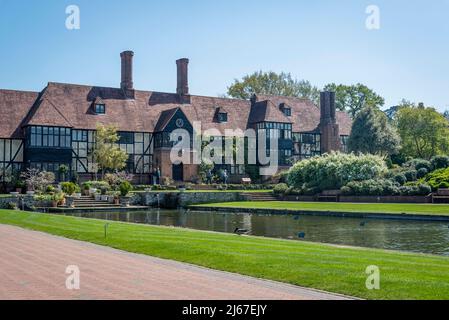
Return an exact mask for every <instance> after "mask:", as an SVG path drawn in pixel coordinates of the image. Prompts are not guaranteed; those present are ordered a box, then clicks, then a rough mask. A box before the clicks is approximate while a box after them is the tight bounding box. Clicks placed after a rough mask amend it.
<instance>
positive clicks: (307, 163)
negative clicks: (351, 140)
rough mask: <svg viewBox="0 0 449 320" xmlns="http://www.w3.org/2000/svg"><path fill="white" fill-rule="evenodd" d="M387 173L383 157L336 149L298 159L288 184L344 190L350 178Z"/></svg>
mask: <svg viewBox="0 0 449 320" xmlns="http://www.w3.org/2000/svg"><path fill="white" fill-rule="evenodd" d="M386 172H387V167H386V165H385V161H384V160H383V158H382V157H380V156H376V155H370V154H366V155H364V154H361V155H354V154H344V153H339V152H332V153H330V154H325V155H323V156H316V157H313V158H310V159H306V160H302V161H300V162H297V163H296V164H295V165H294V166H293V167H292V168H291V169H290V171H289V174H288V184H289V185H290V186H292V187H295V188H298V189H299V188H303V187H305V188H315V189H317V190H318V192H319V191H320V190H326V189H340V188H341V187H342V186H344V185H346V184H347V183H348V182H350V181H363V180H369V179H375V178H378V177H380V176H381V175H383V174H384V173H386Z"/></svg>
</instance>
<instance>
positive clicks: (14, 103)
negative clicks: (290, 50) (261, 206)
mask: <svg viewBox="0 0 449 320" xmlns="http://www.w3.org/2000/svg"><path fill="white" fill-rule="evenodd" d="M133 55H134V53H133V52H132V51H125V52H122V53H121V55H120V56H121V61H122V64H121V66H122V68H121V71H122V72H121V85H120V88H105V87H98V86H87V85H76V84H63V83H54V82H50V83H48V85H47V86H46V87H45V88H44V89H43V90H42V91H41V92H26V91H13V90H0V181H4V180H8V179H10V177H11V175H12V174H14V173H16V172H19V171H20V170H23V169H24V168H26V167H32V168H39V169H41V170H46V171H53V172H55V173H57V171H58V168H59V166H60V165H62V164H64V165H66V166H68V167H69V168H70V172H71V173H74V172H76V173H77V174H78V176H79V177H80V179H83V180H86V179H91V178H92V175H93V170H94V167H95V166H94V164H93V161H92V160H93V159H92V150H93V148H94V144H95V128H96V125H97V124H98V123H101V124H116V125H117V126H118V128H119V136H120V141H119V144H120V147H121V148H123V150H125V151H126V152H127V153H128V154H129V158H128V161H127V166H126V170H127V171H128V172H131V173H133V174H134V175H135V177H136V179H138V180H139V181H140V182H144V183H148V182H149V179H150V173H151V172H152V170H153V168H156V167H159V168H160V169H161V172H162V176H167V177H170V178H173V179H175V180H184V181H189V180H191V179H192V178H193V177H195V176H196V175H197V170H198V166H197V165H183V164H179V165H175V164H172V163H171V162H170V161H169V150H170V147H171V146H172V144H173V142H171V141H170V132H172V131H173V130H174V129H176V128H185V129H187V130H189V131H191V130H192V124H193V122H194V121H199V122H201V126H202V130H203V131H204V130H207V129H211V128H215V129H218V130H219V131H220V132H222V133H224V131H225V129H234V130H235V129H241V130H243V131H244V130H246V129H248V128H253V129H255V130H256V131H257V132H261V133H262V134H264V135H265V136H266V137H267V138H278V139H279V140H278V141H279V143H278V149H279V150H278V151H279V155H280V156H279V165H280V166H281V167H288V166H289V165H290V164H291V163H292V161H296V160H300V159H303V158H307V157H311V156H314V155H319V154H322V153H325V152H329V151H331V150H343V151H344V150H345V145H346V140H347V136H348V135H349V133H350V128H351V119H350V118H349V116H348V115H347V114H346V113H344V112H340V111H336V110H335V101H334V100H335V96H334V93H332V92H323V93H321V108H319V107H317V106H316V105H314V104H313V103H312V102H311V101H309V100H307V99H299V98H292V97H281V96H267V95H254V96H253V97H252V98H251V99H250V100H240V99H227V98H216V97H203V96H197V95H192V94H190V92H189V87H188V63H189V60H188V59H180V60H177V61H176V64H177V88H176V93H161V92H153V91H142V90H136V89H134V85H133V77H132V72H133V70H132V69H133V68H132V60H133ZM214 138H221V137H214ZM269 152H270V151H267V153H269ZM227 168H228V172H229V173H230V175H231V178H232V179H231V180H235V181H236V180H240V178H241V177H243V176H245V172H244V166H243V165H227Z"/></svg>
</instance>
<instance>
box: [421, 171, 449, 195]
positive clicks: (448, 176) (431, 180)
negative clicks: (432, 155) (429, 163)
mask: <svg viewBox="0 0 449 320" xmlns="http://www.w3.org/2000/svg"><path fill="white" fill-rule="evenodd" d="M420 181H421V182H423V183H426V184H428V185H429V186H430V187H431V188H432V190H437V189H439V188H449V168H446V169H438V170H435V171H433V172H431V173H429V174H428V175H427V176H425V177H424V178H423V179H421V180H420Z"/></svg>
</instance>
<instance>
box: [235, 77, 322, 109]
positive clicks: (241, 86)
mask: <svg viewBox="0 0 449 320" xmlns="http://www.w3.org/2000/svg"><path fill="white" fill-rule="evenodd" d="M255 93H256V94H257V93H258V94H270V95H279V96H289V97H299V98H307V99H310V100H311V101H313V102H314V103H315V104H317V105H318V103H319V98H320V91H319V89H318V88H317V87H315V86H312V84H310V82H309V81H306V80H297V79H293V78H292V76H291V74H290V73H284V72H281V73H275V72H272V71H270V72H262V71H258V72H254V73H253V74H251V75H246V76H244V77H243V78H242V79H241V80H237V79H236V80H234V83H233V84H232V85H231V86H230V87H228V95H229V96H231V97H233V98H239V99H249V98H250V97H251V96H252V95H253V94H255Z"/></svg>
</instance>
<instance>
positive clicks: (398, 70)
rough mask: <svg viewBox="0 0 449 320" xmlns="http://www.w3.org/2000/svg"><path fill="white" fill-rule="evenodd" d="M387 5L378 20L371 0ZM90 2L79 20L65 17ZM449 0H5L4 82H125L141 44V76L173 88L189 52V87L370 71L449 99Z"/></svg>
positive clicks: (1, 18) (438, 99) (391, 95)
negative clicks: (75, 25) (73, 24)
mask: <svg viewBox="0 0 449 320" xmlns="http://www.w3.org/2000/svg"><path fill="white" fill-rule="evenodd" d="M373 4H374V5H377V6H378V8H379V10H380V29H378V30H368V29H367V28H366V26H365V21H366V19H367V17H368V14H367V13H366V12H365V10H366V8H367V6H369V5H373ZM69 5H77V6H78V7H79V9H80V29H79V30H68V29H67V28H66V26H65V22H66V17H67V14H66V12H65V11H66V7H67V6H69ZM448 38H449V1H448V0H434V1H423V0H417V1H405V0H395V1H387V0H386V1H383V0H379V1H355V0H353V1H333V0H319V1H305V0H304V1H300V0H291V1H281V0H280V1H264V0H258V1H255V0H246V1H239V0H231V1H229V0H227V1H204V0H203V1H200V0H193V1H192V0H189V1H187V0H185V1H176V0H171V1H170V0H166V1H143V0H142V1H138V0H128V1H118V0H95V1H88V0H78V1H75V0H71V1H64V0H58V1H54V0H39V1H25V0H14V1H13V0H0V43H1V48H2V50H0V70H1V72H0V88H5V89H19V90H36V91H40V90H41V89H42V88H43V87H44V86H45V85H46V83H47V82H48V81H55V82H68V83H80V84H91V85H101V86H112V87H118V86H119V84H120V57H119V54H120V52H121V51H123V50H127V49H130V50H133V51H134V52H135V57H134V86H135V88H137V89H142V90H155V91H164V92H174V91H175V90H176V65H175V60H176V59H177V58H180V57H188V58H189V59H190V66H189V72H190V75H189V81H190V92H191V93H192V94H198V95H212V96H215V95H219V94H224V93H226V90H227V89H226V88H227V86H229V85H230V84H231V83H232V81H233V79H235V78H241V77H242V76H244V75H245V74H248V73H252V72H254V71H257V70H264V71H269V70H273V71H276V72H280V71H286V72H291V73H292V75H293V76H294V77H297V78H299V79H307V80H309V81H311V82H312V83H313V84H314V85H316V86H318V87H322V86H324V85H325V84H327V83H329V82H336V83H344V84H352V83H357V82H361V83H363V84H366V85H367V86H369V87H371V88H373V89H374V90H375V91H376V92H377V93H379V94H380V95H382V96H383V97H385V99H386V106H391V105H394V104H397V103H398V102H399V101H400V100H401V99H402V98H406V99H408V100H411V101H415V102H420V101H423V102H424V103H426V104H427V105H433V106H435V107H437V108H438V109H439V110H441V111H442V110H445V109H449V90H448V89H449V76H448V75H449V41H448V40H449V39H448Z"/></svg>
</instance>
